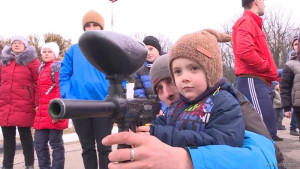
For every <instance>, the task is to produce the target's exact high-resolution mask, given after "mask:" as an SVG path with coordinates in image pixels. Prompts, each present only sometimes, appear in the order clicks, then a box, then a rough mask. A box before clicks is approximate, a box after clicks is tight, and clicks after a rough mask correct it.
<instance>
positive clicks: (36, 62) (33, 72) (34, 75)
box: [28, 58, 40, 106]
mask: <svg viewBox="0 0 300 169" xmlns="http://www.w3.org/2000/svg"><path fill="white" fill-rule="evenodd" d="M39 67H40V61H39V59H38V58H35V59H34V60H33V61H32V62H31V63H29V64H28V68H29V69H30V72H31V76H32V79H33V82H34V85H35V89H34V91H35V92H34V105H35V106H38V103H39V94H38V85H37V83H38V77H39V73H38V70H39Z"/></svg>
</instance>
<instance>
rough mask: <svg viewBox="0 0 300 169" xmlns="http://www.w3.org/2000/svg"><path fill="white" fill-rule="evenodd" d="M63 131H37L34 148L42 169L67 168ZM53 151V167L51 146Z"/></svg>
mask: <svg viewBox="0 0 300 169" xmlns="http://www.w3.org/2000/svg"><path fill="white" fill-rule="evenodd" d="M62 135H63V131H62V130H48V129H43V130H35V133H34V148H35V151H36V155H37V158H38V162H39V168H40V169H63V168H64V166H65V148H64V141H63V139H62ZM48 143H49V144H50V146H51V149H52V165H51V161H50V152H49V146H48Z"/></svg>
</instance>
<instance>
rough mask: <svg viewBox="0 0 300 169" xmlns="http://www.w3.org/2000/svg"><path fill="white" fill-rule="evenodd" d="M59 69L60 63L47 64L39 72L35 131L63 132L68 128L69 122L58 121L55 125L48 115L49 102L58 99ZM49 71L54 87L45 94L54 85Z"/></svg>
mask: <svg viewBox="0 0 300 169" xmlns="http://www.w3.org/2000/svg"><path fill="white" fill-rule="evenodd" d="M59 68H60V62H54V61H51V62H47V63H45V64H44V65H43V66H42V67H41V70H40V73H39V78H38V95H39V102H38V107H37V111H36V116H35V120H34V125H33V127H34V128H35V129H37V130H41V129H56V130H63V129H65V128H67V127H68V122H69V120H59V121H57V122H55V123H53V122H52V118H51V117H50V115H49V113H48V105H49V102H50V100H52V99H54V98H60V92H59V83H58V78H59ZM51 70H53V71H54V72H55V86H54V87H53V88H52V90H50V92H49V93H48V94H46V92H47V91H48V90H49V89H50V87H51V86H52V85H53V84H54V83H53V80H52V76H51Z"/></svg>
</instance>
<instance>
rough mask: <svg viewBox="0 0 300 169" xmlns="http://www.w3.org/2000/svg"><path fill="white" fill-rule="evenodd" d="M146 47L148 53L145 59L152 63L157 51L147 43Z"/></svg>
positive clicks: (157, 53) (156, 56)
mask: <svg viewBox="0 0 300 169" xmlns="http://www.w3.org/2000/svg"><path fill="white" fill-rule="evenodd" d="M147 49H148V54H147V58H146V60H147V61H148V62H151V63H153V62H154V61H155V60H156V59H157V58H158V57H159V51H158V50H157V49H156V48H155V47H153V46H151V45H147Z"/></svg>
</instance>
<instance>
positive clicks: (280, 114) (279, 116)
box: [274, 108, 283, 129]
mask: <svg viewBox="0 0 300 169" xmlns="http://www.w3.org/2000/svg"><path fill="white" fill-rule="evenodd" d="M282 110H283V109H282V108H274V112H275V119H276V122H277V129H278V128H282V120H283V111H282Z"/></svg>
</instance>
